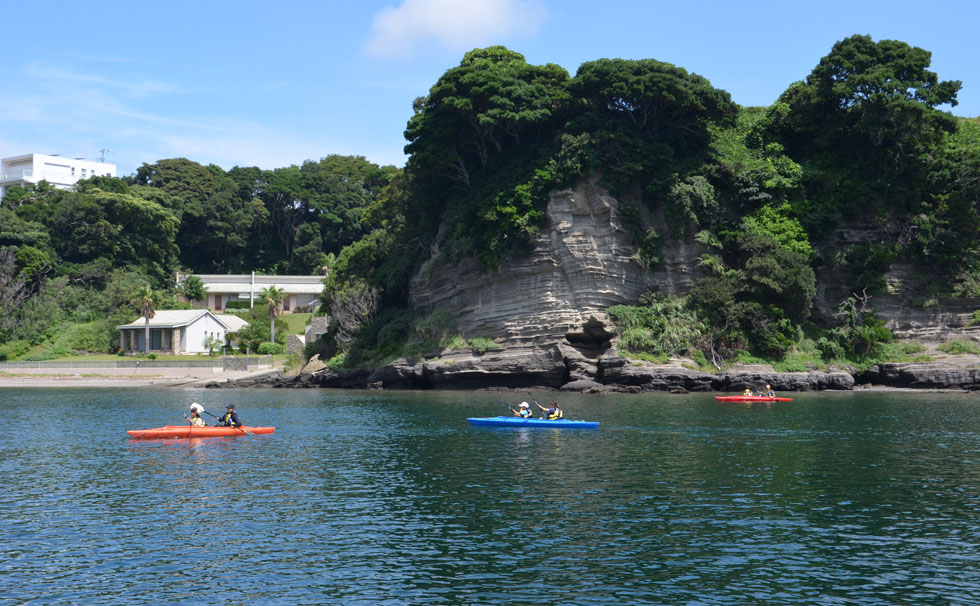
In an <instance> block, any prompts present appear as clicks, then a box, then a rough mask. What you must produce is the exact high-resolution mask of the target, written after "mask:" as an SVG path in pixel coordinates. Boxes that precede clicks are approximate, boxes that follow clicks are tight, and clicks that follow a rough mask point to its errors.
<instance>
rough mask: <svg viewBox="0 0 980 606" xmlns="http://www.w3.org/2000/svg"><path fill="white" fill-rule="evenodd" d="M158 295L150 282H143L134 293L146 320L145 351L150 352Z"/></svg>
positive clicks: (144, 331) (144, 332)
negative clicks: (152, 322)
mask: <svg viewBox="0 0 980 606" xmlns="http://www.w3.org/2000/svg"><path fill="white" fill-rule="evenodd" d="M157 298H158V295H157V293H156V292H154V291H153V289H152V288H151V287H150V285H149V284H143V285H141V286H140V287H139V288H138V289H136V293H135V295H134V299H133V303H134V304H136V306H137V307H139V308H140V309H141V310H142V314H143V316H142V317H143V319H144V320H145V323H144V328H143V353H146V354H148V353H150V320H152V319H153V318H154V316H156V315H157V314H156V311H154V309H153V306H154V305H155V304H156V301H157Z"/></svg>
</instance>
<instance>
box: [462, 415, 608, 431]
mask: <svg viewBox="0 0 980 606" xmlns="http://www.w3.org/2000/svg"><path fill="white" fill-rule="evenodd" d="M466 420H467V421H469V422H470V425H479V426H482V427H550V428H552V429H596V428H597V427H599V422H598V421H570V420H568V419H558V420H557V421H549V420H548V419H522V418H520V417H470V418H468V419H466Z"/></svg>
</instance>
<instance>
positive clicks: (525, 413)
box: [508, 402, 531, 419]
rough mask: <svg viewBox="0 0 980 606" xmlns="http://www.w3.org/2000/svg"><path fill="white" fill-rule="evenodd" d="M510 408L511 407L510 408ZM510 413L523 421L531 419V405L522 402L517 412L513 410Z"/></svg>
mask: <svg viewBox="0 0 980 606" xmlns="http://www.w3.org/2000/svg"><path fill="white" fill-rule="evenodd" d="M508 408H510V407H509V406H508ZM510 411H511V412H512V413H514V416H515V417H520V418H522V419H530V418H531V405H530V404H528V403H527V402H521V405H520V406H518V407H517V410H514V409H513V408H511V409H510Z"/></svg>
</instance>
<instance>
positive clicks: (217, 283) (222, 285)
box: [177, 274, 323, 298]
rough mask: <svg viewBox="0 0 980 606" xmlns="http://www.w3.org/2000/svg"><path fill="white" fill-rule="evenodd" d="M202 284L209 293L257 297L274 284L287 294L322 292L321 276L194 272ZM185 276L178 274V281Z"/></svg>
mask: <svg viewBox="0 0 980 606" xmlns="http://www.w3.org/2000/svg"><path fill="white" fill-rule="evenodd" d="M195 275H197V277H198V278H200V279H201V282H203V284H204V289H205V290H206V291H208V292H209V293H212V294H214V293H230V294H236V295H240V296H245V297H247V296H249V294H250V293H254V295H255V297H256V298H258V297H259V296H260V293H261V292H262V290H264V289H265V288H267V287H269V286H275V287H276V288H278V289H281V290H282V291H284V292H285V293H286V294H288V295H299V294H311V295H318V294H320V293H321V292H323V276H315V275H306V276H263V275H258V274H256V275H254V276H253V275H251V274H227V275H225V274H195ZM183 277H186V276H185V275H183V274H178V276H177V280H178V282H179V281H180V280H181V278H183Z"/></svg>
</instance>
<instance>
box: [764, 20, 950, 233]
mask: <svg viewBox="0 0 980 606" xmlns="http://www.w3.org/2000/svg"><path fill="white" fill-rule="evenodd" d="M931 57H932V55H931V53H929V52H928V51H925V50H923V49H921V48H918V47H913V46H909V45H908V44H906V43H904V42H899V41H896V40H882V41H880V42H874V41H873V40H872V39H871V37H870V36H852V37H850V38H847V39H844V40H841V41H840V42H838V43H837V44H835V45H834V47H833V49H832V50H831V52H830V54H829V55H827V56H826V57H824V58H823V59H821V60H820V63H819V64H818V65H817V66H816V67H815V68H814V69H813V71H812V72H811V73H810V75H809V76H808V77H807V79H806V81H805V82H797V83H795V84H793V85H791V86H790V87H789V89H787V90H786V92H784V93H783V94H782V96H780V98H779V100H778V101H777V102H776V103H775V104H774V105H773V106H772V107H771V108H769V111H768V112H767V116H766V118H765V119H764V120H762V121H761V122H760V124H759V133H760V134H761V137H760V138H759V140H760V141H762V142H767V141H773V140H775V141H778V142H781V143H782V144H783V145H785V149H786V152H787V154H789V156H790V157H792V158H793V159H794V160H796V161H798V162H807V163H808V165H809V167H810V174H811V175H812V176H811V178H810V182H809V186H810V187H809V190H810V193H811V197H817V198H821V197H822V198H823V200H822V204H823V205H830V206H831V207H832V208H830V209H823V210H824V211H825V212H822V213H820V212H818V213H817V215H816V216H822V217H825V218H828V219H832V216H833V215H834V214H837V213H840V212H847V211H848V210H849V209H867V210H874V209H881V208H885V209H889V210H891V209H900V210H909V209H913V208H914V207H915V205H916V204H917V203H918V202H920V201H921V200H922V198H923V194H924V188H925V187H926V186H927V184H928V179H927V178H926V175H927V170H928V165H929V163H930V162H931V158H932V156H933V155H934V153H935V151H936V150H937V148H938V147H939V146H940V145H941V144H942V142H943V139H944V137H945V135H946V134H948V133H951V132H954V131H955V130H956V120H955V118H953V116H952V115H950V114H949V113H946V112H943V111H940V110H939V107H940V106H943V105H949V106H955V105H956V94H957V92H958V91H959V89H960V87H961V86H962V84H961V83H960V82H959V81H956V80H947V81H940V80H939V78H938V76H937V75H936V74H935V73H934V72H932V71H930V70H929V69H928V67H929V64H930V61H931ZM857 200H861V201H862V204H855V201H857ZM818 210H820V209H818ZM828 215H830V216H828ZM821 220H822V219H821Z"/></svg>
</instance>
